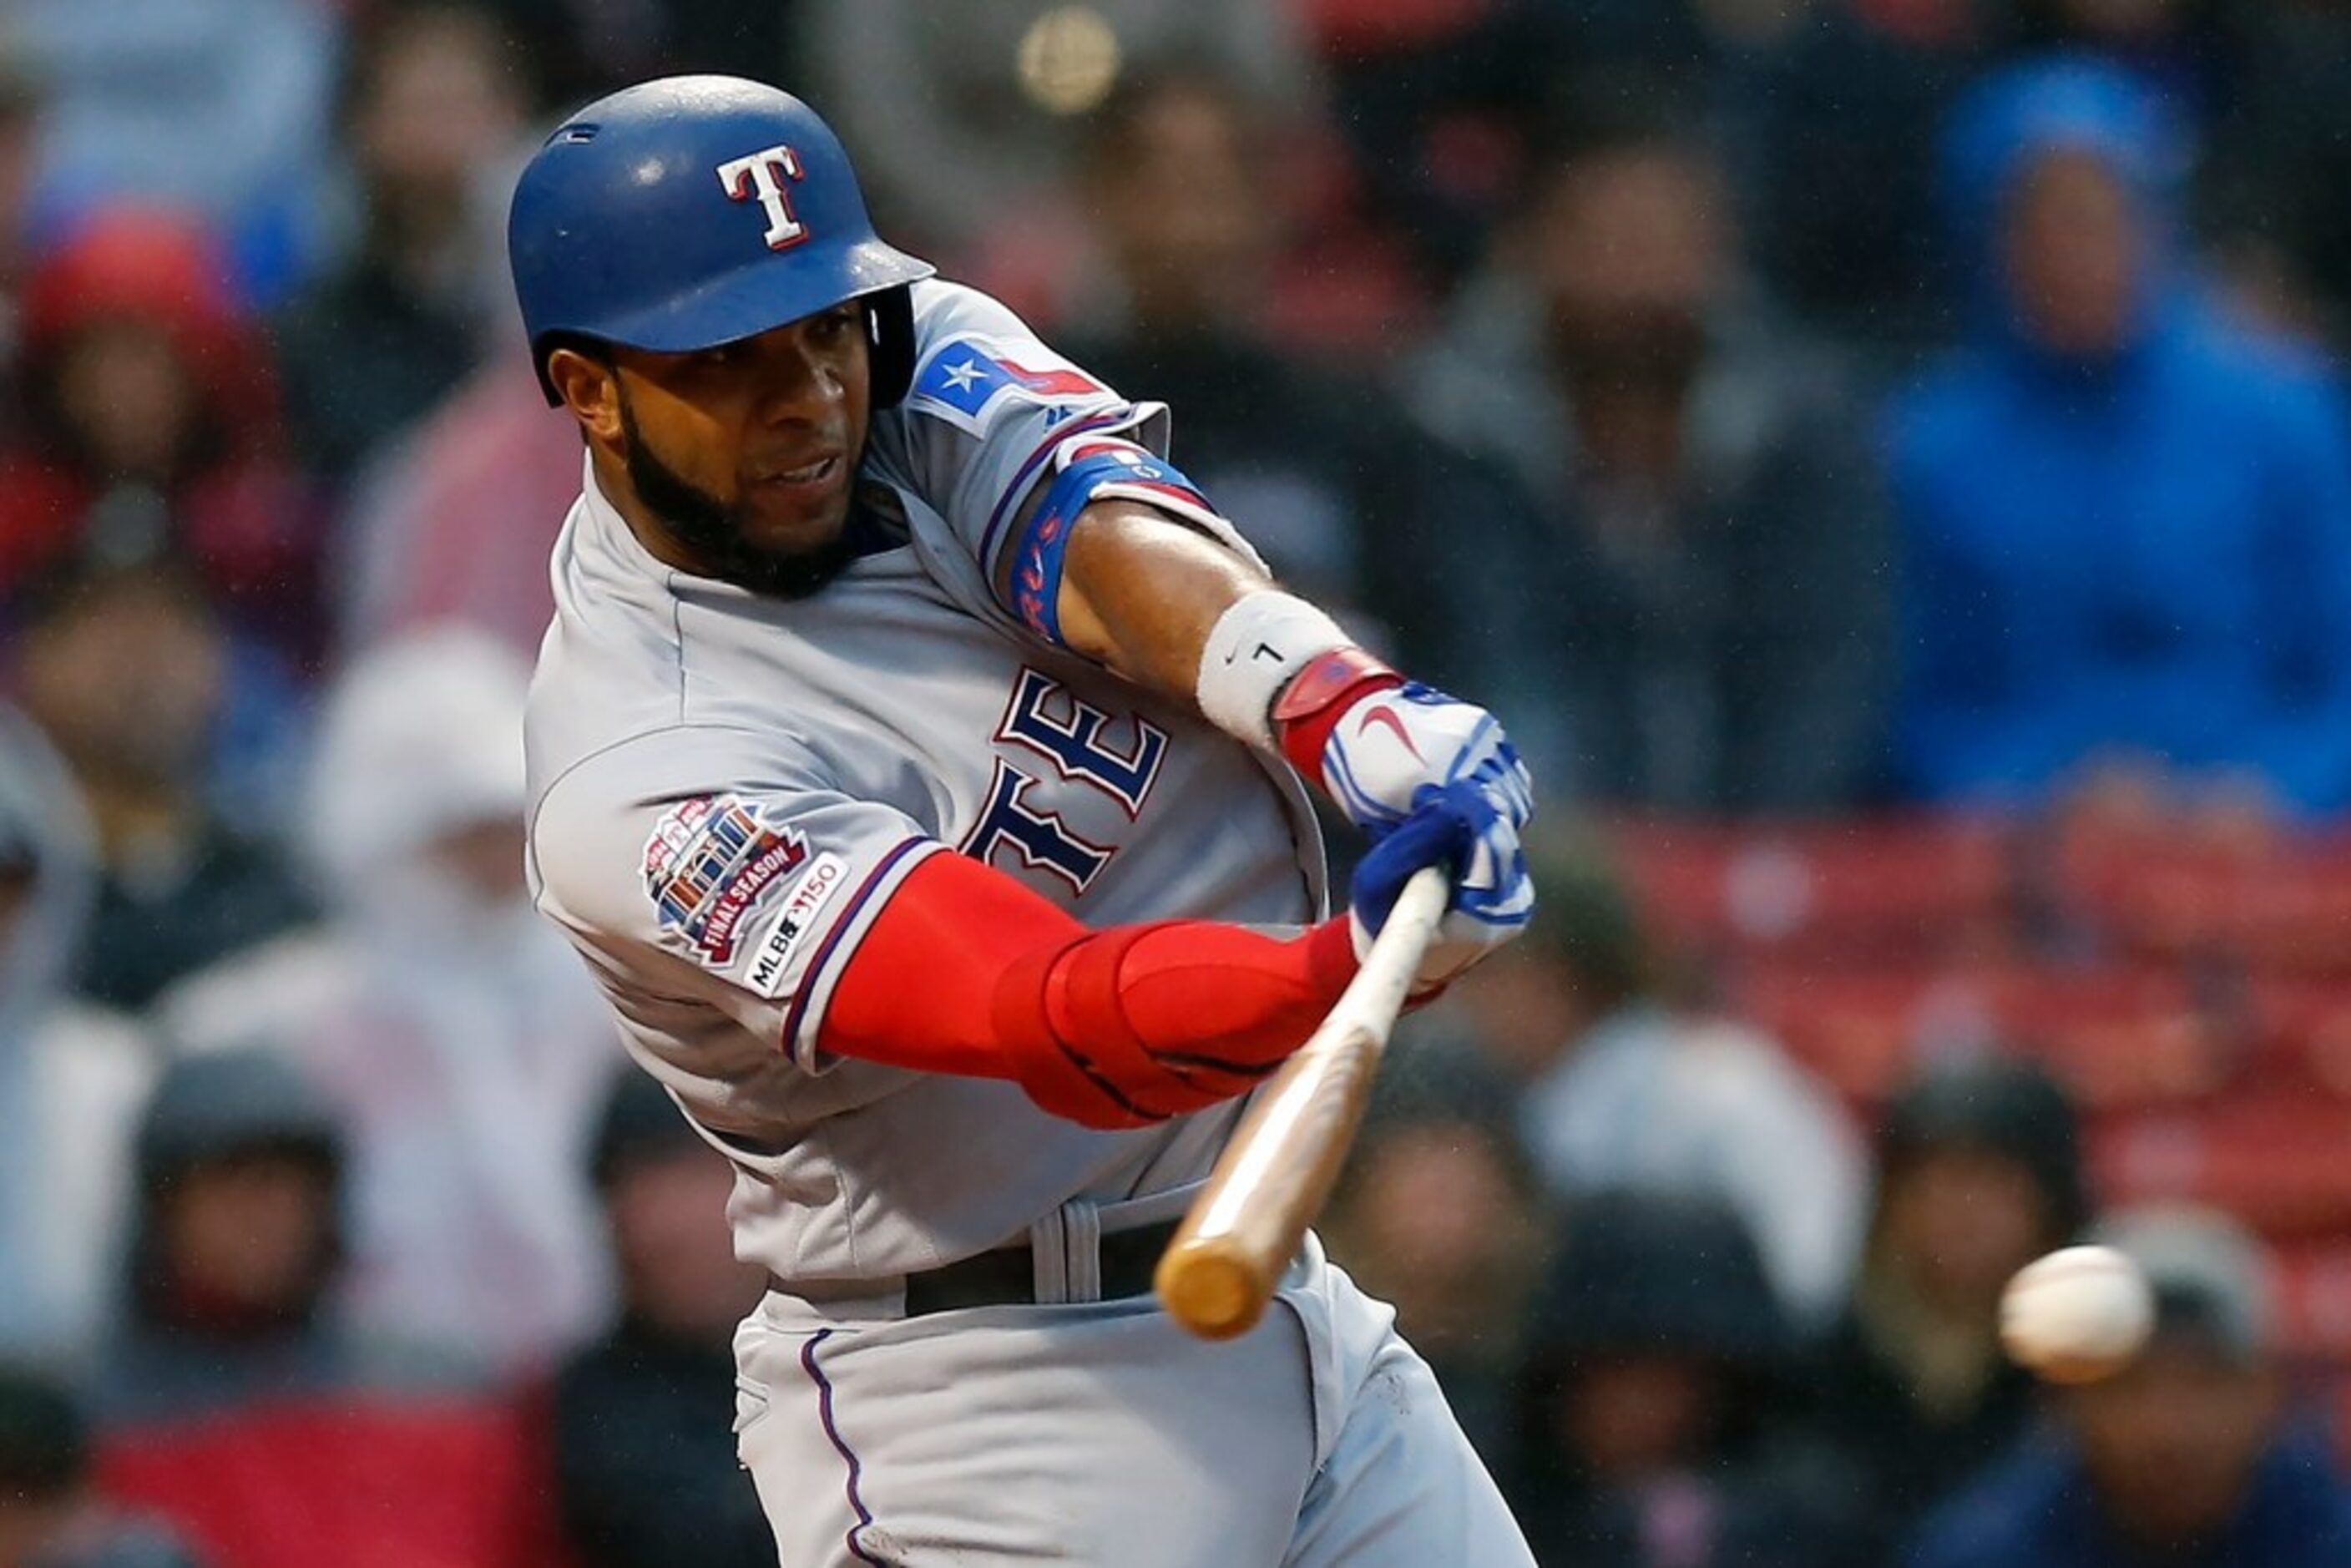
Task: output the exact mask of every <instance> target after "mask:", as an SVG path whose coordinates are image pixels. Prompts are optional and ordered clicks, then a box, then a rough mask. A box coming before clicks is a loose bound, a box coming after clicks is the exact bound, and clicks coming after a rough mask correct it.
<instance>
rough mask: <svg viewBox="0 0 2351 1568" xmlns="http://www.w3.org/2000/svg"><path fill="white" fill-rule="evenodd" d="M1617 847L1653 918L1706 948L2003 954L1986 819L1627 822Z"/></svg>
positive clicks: (1994, 841)
mask: <svg viewBox="0 0 2351 1568" xmlns="http://www.w3.org/2000/svg"><path fill="white" fill-rule="evenodd" d="M1610 843H1611V845H1612V847H1613V848H1614V852H1615V853H1616V855H1617V856H1618V859H1619V862H1620V863H1621V864H1622V865H1623V866H1624V868H1625V874H1626V876H1627V878H1628V879H1629V880H1630V882H1631V883H1632V885H1633V886H1634V888H1635V890H1636V893H1637V894H1638V896H1639V897H1640V899H1641V901H1642V904H1643V907H1644V908H1645V910H1646V912H1647V914H1648V915H1649V916H1650V917H1651V918H1652V919H1653V920H1654V921H1656V923H1657V925H1659V927H1660V928H1661V929H1662V930H1663V931H1664V932H1666V933H1667V935H1668V936H1672V937H1674V938H1675V939H1677V940H1679V941H1682V942H1684V943H1687V944H1693V945H1695V946H1698V948H1700V949H1701V950H1703V951H1707V952H1712V953H1718V954H1719V953H1724V952H1730V953H1739V952H1755V951H1766V952H1772V953H1778V954H1785V955H1790V956H1799V955H1802V956H1817V957H1823V958H1828V957H1843V958H1847V959H1852V960H1855V961H1857V962H1858V961H1867V960H1876V959H1890V958H1916V957H1918V956H1927V955H1936V956H1949V955H1952V954H1954V953H1962V952H1980V951H1982V950H1984V949H1986V948H1987V947H2004V946H2005V929H2006V926H2007V925H2008V911H2009V904H2010V874H2009V860H2010V857H2009V852H2008V832H2007V830H2006V828H2005V827H2004V826H2003V825H2002V824H2001V823H2000V822H1998V821H1992V820H1990V819H1981V818H1970V817H1884V818H1857V819H1854V820H1851V821H1836V822H1826V823H1803V824H1787V825H1781V826H1761V825H1745V826H1734V825H1729V824H1721V823H1710V822H1695V821H1672V820H1667V819H1657V818H1648V819H1629V820H1626V821H1620V822H1617V823H1614V824H1613V825H1612V827H1611V830H1610Z"/></svg>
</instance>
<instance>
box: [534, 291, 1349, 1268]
mask: <svg viewBox="0 0 2351 1568" xmlns="http://www.w3.org/2000/svg"><path fill="white" fill-rule="evenodd" d="M914 319H915V330H916V342H917V368H916V372H915V377H914V388H913V391H912V392H911V393H910V395H909V396H908V397H907V398H906V399H905V401H904V402H903V403H902V404H901V405H900V406H898V407H897V408H894V409H892V410H888V411H885V412H883V413H878V414H877V415H876V416H875V417H874V420H873V422H872V432H871V439H870V441H869V443H868V447H867V451H866V453H865V456H864V460H863V465H862V468H861V470H860V473H859V476H858V486H859V487H858V504H857V507H856V509H855V517H854V520H853V522H852V527H853V528H855V529H856V530H857V537H858V538H860V539H861V541H862V542H863V543H865V544H867V545H868V546H870V547H871V548H868V549H866V550H865V552H864V553H863V554H862V555H861V556H860V558H859V559H857V561H856V562H855V564H854V565H852V567H851V568H850V569H849V570H848V571H847V572H846V573H845V574H844V575H843V576H841V578H840V579H839V580H836V581H835V582H833V583H832V584H831V585H830V586H828V587H827V588H826V589H825V590H824V591H822V592H820V593H818V594H816V595H813V596H811V597H810V598H807V599H803V600H798V601H784V600H780V599H775V598H768V597H762V596H759V595H756V594H753V593H750V592H747V591H744V590H741V589H738V588H736V587H733V586H730V585H728V584H726V583H722V582H718V581H715V580H709V579H705V578H699V577H695V576H692V575H690V574H687V573H684V572H681V571H678V570H674V569H672V568H669V567H665V566H664V565H662V564H661V563H660V562H658V561H657V560H655V559H653V557H652V556H651V555H650V554H648V553H647V552H646V551H645V549H643V546H642V545H641V544H640V543H639V542H638V541H637V539H636V538H635V537H634V536H633V535H632V533H631V531H630V529H629V528H628V526H627V524H626V523H625V522H624V521H623V520H622V518H621V517H620V516H619V515H618V514H617V513H616V512H615V511H614V509H613V508H612V507H611V504H610V503H609V501H608V500H607V499H606V498H605V497H603V496H601V494H600V493H599V492H598V490H597V487H596V484H595V481H594V478H593V475H592V471H591V472H590V477H589V478H588V480H587V483H586V485H585V487H584V493H583V494H582V495H581V497H580V500H579V502H578V503H577V505H576V506H575V507H574V508H573V510H572V512H571V514H570V516H569V518H568V519H567V520H566V522H565V525H564V528H563V532H562V535H561V537H560V538H559V541H558V543H557V545H556V549H555V555H554V562H553V575H554V589H555V601H556V615H555V621H554V624H553V626H552V627H551V629H550V630H549V633H548V637H547V641H546V644H545V646H544V648H543V650H542V652H541V655H540V660H539V669H538V678H537V681H536V683H535V685H534V687H533V690H532V694H531V700H530V708H529V717H528V737H527V738H528V758H529V773H530V792H531V799H532V801H533V806H532V813H531V822H530V850H529V870H530V876H531V881H532V887H533V892H534V894H535V896H536V897H537V899H538V904H539V906H540V907H541V908H542V909H543V910H544V911H545V912H547V913H548V914H549V915H552V916H553V917H554V918H555V919H556V920H557V921H558V922H559V923H560V924H561V925H563V927H564V928H565V929H566V930H567V931H568V932H569V934H570V936H571V938H572V940H573V942H574V943H575V944H576V945H577V946H578V947H579V949H580V952H581V953H582V954H583V955H584V956H586V958H587V959H588V962H589V964H590V967H591V968H592V969H593V970H594V972H595V974H596V977H597V978H598V980H599V981H600V983H601V985H602V987H603V988H604V990H605V992H606V994H607V996H608V997H609V998H610V999H611V1004H612V1007H613V1009H614V1010H615V1012H616V1013H617V1014H618V1016H619V1018H620V1020H621V1025H622V1035H623V1038H624V1040H625V1042H626V1044H627V1047H628V1049H629V1051H631V1052H632V1054H633V1055H634V1056H635V1057H636V1058H637V1060H638V1061H640V1062H641V1063H643V1066H644V1067H645V1068H646V1069H648V1070H649V1071H652V1072H653V1074H654V1075H655V1076H656V1077H657V1078H659V1079H660V1080H661V1081H662V1082H663V1083H664V1084H665V1085H666V1086H667V1087H668V1088H669V1090H670V1092H672V1093H673V1094H674V1096H675V1097H676V1099H677V1100H678V1101H679V1103H681V1104H682V1105H684V1108H685V1109H686V1110H687V1112H688V1113H690V1114H691V1115H692V1116H693V1118H694V1120H695V1123H696V1124H697V1125H699V1126H700V1127H701V1128H702V1129H703V1130H704V1132H705V1134H706V1135H707V1136H709V1137H710V1138H711V1139H712V1141H713V1142H714V1143H716V1145H718V1146H720V1147H721V1148H723V1149H724V1150H726V1153H727V1154H728V1155H730V1156H731V1157H732V1158H733V1159H734V1161H735V1162H736V1166H737V1178H736V1190H735V1195H734V1198H733V1200H732V1203H731V1205H730V1207H729V1214H730V1217H731V1218H732V1221H733V1223H734V1226H735V1228H736V1236H737V1250H738V1251H739V1252H740V1253H741V1254H742V1255H743V1256H745V1257H746V1258H747V1259H750V1260H755V1261H758V1262H759V1263H762V1264H764V1265H765V1266H766V1267H767V1268H768V1270H770V1271H771V1272H772V1273H774V1274H775V1275H777V1276H778V1277H779V1278H781V1279H784V1280H787V1281H796V1282H799V1281H851V1280H865V1279H877V1278H884V1277H889V1276H895V1275H900V1274H904V1273H907V1272H911V1271H914V1270H923V1269H927V1268H932V1267H935V1266H936V1265H938V1264H940V1263H942V1262H946V1261H951V1260H955V1259H956V1258H960V1257H963V1256H966V1255H967V1254H970V1253H973V1252H976V1251H979V1250H982V1249H987V1248H990V1247H994V1246H998V1245H1000V1244H1002V1243H1004V1242H1006V1241H1008V1240H1009V1239H1014V1238H1016V1237H1019V1236H1021V1235H1023V1234H1024V1233H1025V1232H1026V1231H1027V1230H1028V1228H1029V1226H1030V1224H1031V1223H1032V1222H1033V1221H1036V1220H1038V1219H1039V1218H1040V1217H1042V1216H1046V1215H1050V1213H1052V1211H1054V1210H1055V1209H1056V1208H1057V1207H1061V1205H1063V1204H1064V1203H1066V1202H1068V1201H1070V1200H1071V1199H1073V1198H1087V1199H1092V1200H1094V1201H1097V1202H1103V1203H1108V1202H1117V1201H1122V1200H1125V1199H1130V1198H1135V1197H1146V1196H1149V1195H1151V1194H1153V1193H1156V1192H1160V1191H1164V1190H1166V1189H1170V1188H1174V1187H1177V1186H1184V1185H1186V1184H1188V1183H1191V1182H1194V1181H1196V1180H1198V1179H1199V1178H1200V1177H1201V1176H1205V1175H1206V1174H1207V1168H1208V1166H1209V1165H1210V1164H1211V1163H1212V1162H1213V1159H1214V1156H1215V1154H1216V1151H1217V1147H1218V1146H1219V1145H1221V1144H1222V1142H1223V1139H1224V1136H1225V1134H1226V1133H1227V1132H1228V1130H1229V1127H1230V1125H1231V1123H1232V1121H1233V1119H1234V1118H1235V1116H1236V1115H1237V1114H1238V1108H1237V1107H1236V1106H1233V1105H1225V1106H1219V1107H1217V1108H1214V1109H1211V1110H1209V1111H1207V1112H1203V1113H1200V1114H1198V1115H1196V1116H1192V1117H1188V1118H1184V1119H1180V1120H1177V1121H1175V1122H1173V1123H1169V1124H1164V1125H1160V1126H1155V1127H1152V1128H1148V1129H1144V1130H1141V1131H1135V1132H1123V1133H1101V1132H1093V1131H1089V1130H1087V1129H1085V1128H1082V1127H1079V1126H1076V1125H1074V1124H1071V1123H1068V1122H1064V1121H1061V1120H1059V1119H1057V1118H1055V1117H1052V1116H1050V1115H1048V1114H1047V1113H1044V1112H1042V1111H1040V1110H1039V1109H1037V1108H1036V1107H1035V1106H1034V1105H1033V1104H1031V1103H1029V1100H1028V1098H1027V1096H1026V1095H1024V1094H1023V1093H1022V1092H1020V1090H1019V1088H1017V1087H1015V1086H1014V1085H1012V1084H1009V1083H1005V1082H994V1081H987V1080H979V1079H971V1078H960V1077H954V1076H948V1075H944V1074H932V1073H916V1072H909V1071H899V1070H896V1069H892V1068H887V1067H883V1066H879V1065H875V1064H872V1063H869V1062H862V1061H845V1060H838V1059H833V1058H831V1057H829V1056H828V1055H827V1053H825V1052H823V1051H820V1050H819V1049H818V1046H817V1043H816V1042H817V1040H818V1039H819V1035H820V1030H821V1027H822V1024H823V1020H824V1016H825V1008H826V1005H827V1001H828V999H829V998H830V996H831V992H832V990H833V988H834V987H835V986H836V985H837V984H838V983H839V980H840V977H841V973H842V970H843V967H844V966H845V965H846V964H847V963H848V962H849V960H850V959H851V957H852V955H853V954H854V953H855V952H856V950H857V946H858V943H859V941H860V939H861V938H862V936H863V934H864V933H865V932H866V931H867V930H868V929H869V928H870V927H871V925H872V922H873V920H874V918H875V915H876V914H877V912H878V911H879V910H880V909H881V908H882V907H883V904H885V903H886V902H887V900H888V899H889V898H890V896H891V894H892V892H893V889H895V888H896V887H897V886H898V885H899V883H901V882H902V881H903V880H904V877H905V876H906V875H907V873H909V872H910V871H911V870H912V869H913V868H914V866H915V865H917V864H918V863H920V862H921V861H922V860H923V859H924V858H925V857H926V856H928V855H932V854H936V853H943V852H960V853H964V854H968V855H972V856H975V857H977V858H979V859H982V860H985V861H986V862H988V863H989V864H991V865H993V866H995V867H997V868H998V869H999V870H1001V871H1003V872H1004V873H1006V874H1008V875H1010V876H1013V877H1017V878H1019V880H1020V881H1021V882H1023V883H1026V884H1028V885H1029V887H1031V888H1033V889H1035V890H1036V891H1037V892H1039V893H1041V894H1045V895H1046V896H1047V897H1049V898H1050V899H1052V900H1053V901H1054V902H1056V903H1057V904H1060V905H1061V906H1062V907H1063V908H1065V909H1067V910H1069V911H1070V912H1071V914H1073V915H1076V916H1077V917H1078V918H1079V919H1081V920H1082V921H1084V922H1086V923H1087V924H1089V925H1118V924H1123V923H1128V922H1134V921H1144V920H1152V919H1164V918H1167V917H1171V916H1202V917H1208V918H1215V919H1218V920H1226V921H1234V922H1239V923H1245V924H1253V925H1269V926H1272V925H1298V924H1301V923H1302V922H1304V921H1306V920H1309V919H1311V918H1312V917H1314V916H1315V915H1318V914H1319V912H1320V909H1321V905H1322V896H1323V890H1322V875H1323V873H1322V859H1321V846H1320V841H1319V839H1318V837H1317V834H1316V831H1315V828H1314V825H1313V818H1312V813H1311V810H1310V809H1309V807H1308V805H1307V802H1306V800H1305V799H1304V797H1303V795H1302V793H1301V790H1300V789H1299V788H1298V786H1297V783H1296V781H1295V779H1293V778H1292V777H1291V776H1290V774H1289V772H1288V770H1287V769H1285V768H1281V767H1280V765H1279V764H1278V763H1274V762H1272V761H1270V759H1267V758H1262V757H1260V756H1259V754H1257V753H1256V752H1255V751H1253V750H1252V749H1250V748H1249V747H1246V746H1244V745H1242V744H1240V743H1239V742H1238V741H1235V740H1233V739H1231V738H1229V737H1226V736H1225V735H1223V734H1221V733H1220V732H1218V731H1217V730H1216V729H1214V728H1212V727H1209V726H1208V725H1207V723H1206V722H1205V721H1204V720H1202V719H1201V718H1199V717H1198V716H1196V714H1194V713H1192V712H1191V711H1190V710H1189V709H1188V707H1186V706H1183V705H1180V704H1176V703H1173V702H1168V701H1165V700H1162V699H1160V698H1158V697H1156V696H1154V695H1151V694H1149V693H1146V692H1144V690H1142V689H1141V688H1139V687H1137V686H1134V685H1130V684H1128V683H1126V682H1125V681H1123V680H1121V679H1119V678H1118V677H1116V676H1113V675H1112V674H1108V673H1107V672H1105V671H1103V670H1102V669H1100V668H1099V667H1097V666H1095V665H1093V664H1090V663H1088V662H1086V661H1083V660H1081V659H1078V658H1075V657H1073V656H1071V655H1070V654H1068V653H1064V652H1062V651H1061V650H1059V649H1056V648H1054V647H1052V646H1050V645H1049V644H1047V643H1044V642H1043V641H1041V640H1040V639H1038V638H1036V637H1034V636H1032V635H1031V634H1030V633H1029V632H1027V631H1026V630H1024V629H1023V627H1022V626H1021V624H1020V623H1019V621H1018V620H1016V619H1015V618H1014V617H1013V616H1012V615H1011V614H1009V613H1008V612H1007V611H1006V609H1005V607H1004V606H1003V605H1002V604H1000V603H999V602H998V600H997V598H996V596H995V594H994V593H993V592H992V591H991V590H990V588H989V584H990V583H992V582H994V581H997V580H999V578H998V567H999V564H1000V562H999V559H998V558H999V557H1000V556H1001V554H1002V553H1003V552H1004V551H1005V550H1006V549H1008V548H1009V547H1008V542H1007V541H1008V538H1010V537H1012V536H1014V535H1015V534H1017V532H1018V531H1019V530H1018V526H1017V525H1018V524H1019V520H1020V516H1021V513H1022V511H1023V508H1024V507H1025V506H1026V505H1027V504H1029V502H1030V501H1031V500H1033V498H1034V496H1035V493H1036V491H1037V488H1038V483H1039V478H1040V475H1043V474H1046V473H1048V472H1049V471H1050V463H1051V455H1052V453H1053V451H1054V449H1055V448H1056V447H1057V446H1058V445H1059V444H1061V443H1062V442H1063V441H1065V440H1067V439H1068V438H1069V437H1071V436H1072V435H1076V434H1088V433H1098V434H1104V435H1111V434H1117V435H1123V436H1124V437H1125V438H1127V439H1129V440H1133V441H1136V442H1139V443H1141V444H1144V445H1146V446H1149V447H1150V448H1152V449H1153V450H1154V451H1155V452H1159V453H1161V454H1163V455H1164V453H1165V439H1166V433H1167V416H1166V412H1165V409H1163V408H1161V407H1159V406H1158V405H1155V404H1150V403H1130V402H1126V401H1124V400H1123V399H1122V398H1121V397H1119V396H1118V394H1116V393H1115V392H1112V391H1111V390H1110V389H1108V388H1107V387H1104V386H1102V384H1101V383H1100V382H1096V381H1095V380H1093V379H1092V377H1090V376H1088V375H1087V374H1086V373H1085V372H1083V371H1081V370H1079V369H1078V368H1077V367H1075V366H1072V365H1071V364H1070V363H1069V362H1068V361H1065V360H1062V359H1061V358H1060V357H1059V356H1057V355H1055V354H1053V353H1052V352H1051V351H1050V350H1048V349H1047V348H1046V347H1045V346H1044V345H1043V344H1041V343H1040V342H1039V341H1038V340H1036V339H1035V338H1034V337H1033V336H1031V335H1030V334H1029V331H1028V330H1027V329H1026V328H1025V327H1024V326H1022V324H1021V323H1020V322H1019V319H1017V318H1015V317H1014V316H1013V315H1012V314H1011V313H1010V312H1009V311H1008V310H1006V309H1005V308H1003V307H1002V306H1000V305H998V303H996V302H995V301H994V300H991V299H989V298H987V297H986V296H984V295H981V294H979V293H977V292H975V291H973V290H971V289H968V288H965V287H959V286H957V285H954V284H949V283H944V282H926V283H922V284H918V285H916V286H915V287H914ZM1201 526H1203V527H1211V526H1212V525H1210V524H1207V523H1205V522H1204V523H1203V524H1202V525H1201ZM1218 527H1220V525H1218ZM1222 537H1223V538H1225V540H1226V542H1227V543H1228V545H1229V546H1230V547H1231V548H1232V549H1236V550H1238V551H1241V552H1243V553H1247V552H1248V548H1249V547H1248V546H1247V545H1246V544H1244V543H1243V542H1241V541H1240V540H1239V539H1238V538H1237V537H1234V536H1232V535H1231V534H1230V533H1229V531H1226V532H1224V533H1223V534H1222Z"/></svg>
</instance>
